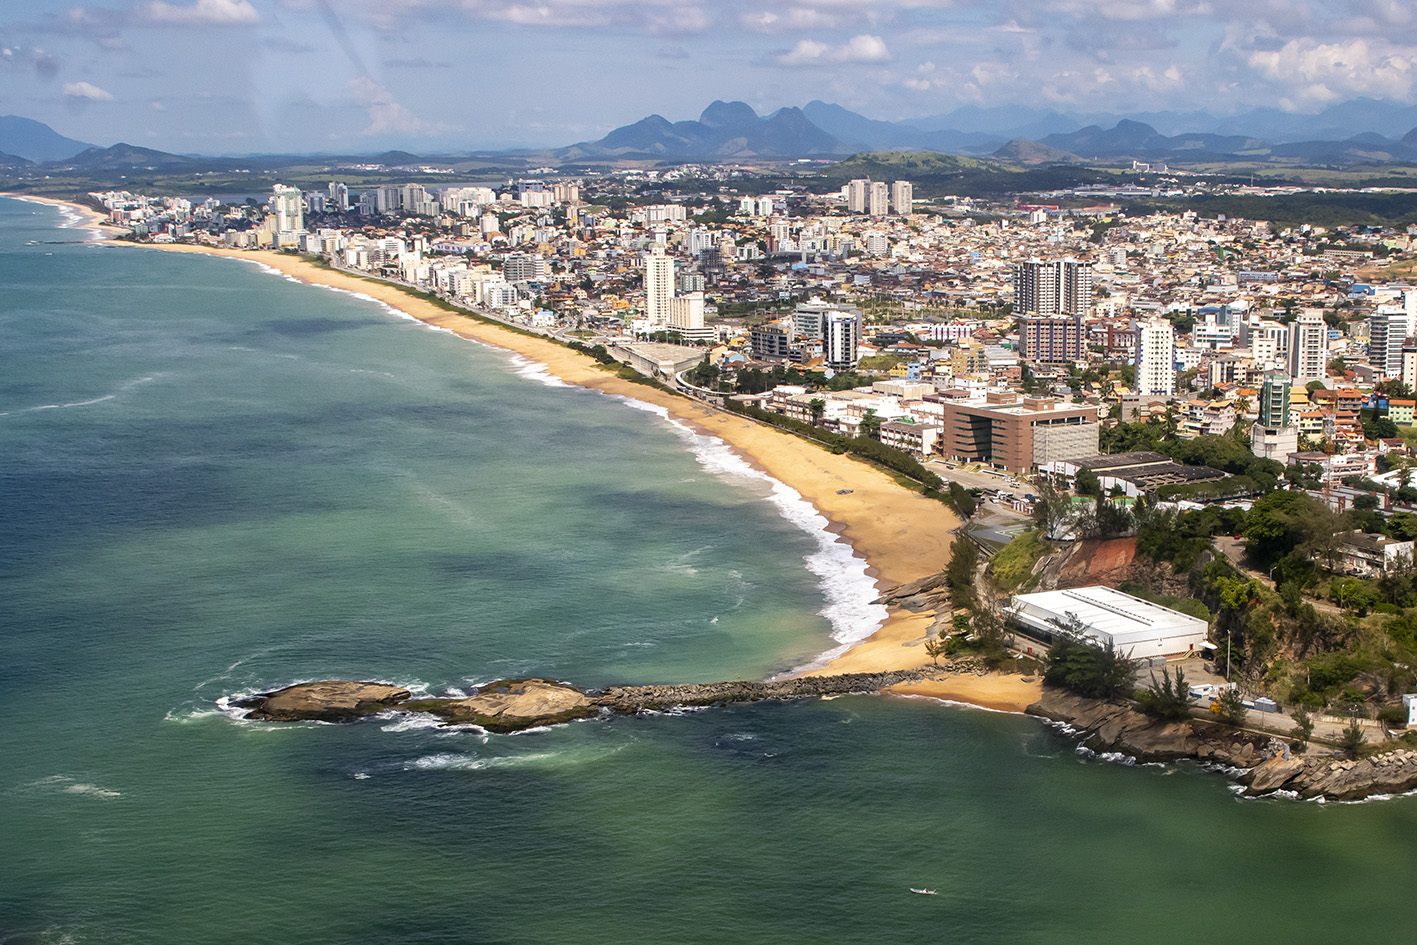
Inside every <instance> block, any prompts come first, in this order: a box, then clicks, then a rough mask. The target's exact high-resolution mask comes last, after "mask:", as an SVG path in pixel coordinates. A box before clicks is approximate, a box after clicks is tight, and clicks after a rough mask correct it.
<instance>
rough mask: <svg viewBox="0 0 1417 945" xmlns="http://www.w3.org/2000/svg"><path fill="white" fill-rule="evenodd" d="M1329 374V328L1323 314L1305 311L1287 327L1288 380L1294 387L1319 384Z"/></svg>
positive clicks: (1316, 311) (1312, 310)
mask: <svg viewBox="0 0 1417 945" xmlns="http://www.w3.org/2000/svg"><path fill="white" fill-rule="evenodd" d="M1327 373H1328V325H1327V324H1326V323H1325V322H1324V316H1323V312H1321V311H1319V310H1318V309H1312V308H1311V309H1305V310H1304V311H1303V313H1301V314H1300V315H1299V317H1298V318H1297V319H1296V320H1295V321H1294V322H1293V324H1291V325H1290V326H1289V376H1290V377H1291V378H1293V380H1294V383H1295V384H1307V383H1309V382H1310V381H1321V380H1323V379H1324V377H1325V376H1326V375H1327Z"/></svg>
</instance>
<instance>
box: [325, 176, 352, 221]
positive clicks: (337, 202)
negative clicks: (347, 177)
mask: <svg viewBox="0 0 1417 945" xmlns="http://www.w3.org/2000/svg"><path fill="white" fill-rule="evenodd" d="M329 191H330V209H331V210H333V211H334V212H335V213H343V212H344V211H346V210H348V209H349V186H348V185H347V184H344V183H342V182H341V181H337V180H332V181H330V187H329Z"/></svg>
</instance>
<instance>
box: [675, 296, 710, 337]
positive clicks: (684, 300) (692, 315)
mask: <svg viewBox="0 0 1417 945" xmlns="http://www.w3.org/2000/svg"><path fill="white" fill-rule="evenodd" d="M669 330H670V331H677V332H678V333H679V337H681V338H683V339H684V340H685V341H712V340H713V336H714V330H713V329H712V328H707V327H705V326H704V294H703V293H702V292H689V293H687V294H685V295H681V296H679V297H677V298H673V299H670V300H669Z"/></svg>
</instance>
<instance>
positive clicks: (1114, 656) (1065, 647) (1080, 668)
mask: <svg viewBox="0 0 1417 945" xmlns="http://www.w3.org/2000/svg"><path fill="white" fill-rule="evenodd" d="M1059 630H1060V632H1059V633H1057V634H1055V635H1054V637H1053V642H1052V643H1051V644H1050V645H1049V647H1048V654H1047V657H1046V662H1047V668H1046V669H1045V670H1044V673H1043V679H1044V681H1046V682H1049V683H1052V684H1053V685H1057V686H1062V687H1064V688H1066V689H1069V690H1071V691H1072V692H1076V693H1077V694H1078V695H1082V696H1087V697H1089V698H1092V699H1115V698H1117V697H1119V696H1123V695H1126V694H1128V693H1130V692H1131V688H1132V675H1133V673H1134V671H1135V668H1136V667H1135V664H1134V663H1133V661H1132V660H1130V659H1128V658H1127V657H1125V656H1123V655H1122V654H1120V653H1118V652H1117V650H1116V647H1114V646H1113V645H1112V643H1111V641H1108V643H1107V645H1106V646H1097V645H1096V644H1094V643H1091V642H1089V641H1088V640H1086V639H1085V638H1083V637H1080V636H1074V635H1072V634H1071V633H1070V632H1069V631H1068V630H1067V629H1066V628H1064V627H1060V628H1059Z"/></svg>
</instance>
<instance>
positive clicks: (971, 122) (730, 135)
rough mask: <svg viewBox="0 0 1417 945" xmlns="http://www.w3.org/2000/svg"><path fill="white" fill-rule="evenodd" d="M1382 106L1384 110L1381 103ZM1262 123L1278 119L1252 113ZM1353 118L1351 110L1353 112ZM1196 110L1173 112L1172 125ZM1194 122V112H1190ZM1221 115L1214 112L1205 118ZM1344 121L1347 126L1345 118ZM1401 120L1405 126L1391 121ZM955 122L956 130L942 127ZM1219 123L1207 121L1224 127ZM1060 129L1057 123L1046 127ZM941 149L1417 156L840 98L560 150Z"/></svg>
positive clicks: (1406, 143)
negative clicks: (878, 105) (910, 110)
mask: <svg viewBox="0 0 1417 945" xmlns="http://www.w3.org/2000/svg"><path fill="white" fill-rule="evenodd" d="M1379 106H1381V107H1379ZM1255 114H1256V116H1257V117H1256V120H1257V122H1259V123H1263V121H1261V119H1263V120H1264V121H1268V122H1269V123H1270V124H1271V125H1275V124H1276V123H1277V119H1276V118H1275V116H1273V115H1262V114H1261V113H1259V112H1256V113H1255ZM1346 115H1348V113H1344V112H1340V111H1336V110H1333V109H1330V113H1325V115H1321V116H1317V117H1316V118H1315V119H1314V120H1315V121H1316V122H1323V123H1325V127H1327V128H1336V129H1341V130H1349V129H1351V128H1353V127H1357V125H1356V124H1355V122H1357V121H1378V120H1379V119H1382V124H1383V125H1384V127H1386V128H1389V129H1392V128H1399V129H1402V130H1406V129H1412V128H1413V126H1414V125H1417V108H1407V107H1405V106H1390V105H1386V104H1384V103H1359V104H1358V106H1357V107H1355V109H1354V111H1353V115H1352V116H1348V117H1345V116H1346ZM1354 116H1356V117H1354ZM1185 118H1195V116H1179V115H1172V116H1170V120H1171V121H1172V122H1180V121H1182V120H1183V119H1185ZM1196 120H1199V119H1196ZM1211 120H1212V121H1217V120H1216V119H1211ZM1345 121H1346V122H1347V124H1344V122H1345ZM1397 121H1407V122H1408V124H1407V125H1405V126H1402V125H1395V124H1394V122H1397ZM951 122H953V123H954V124H955V127H948V125H949V124H950V123H951ZM1223 126H1224V123H1219V122H1217V124H1216V125H1214V126H1213V127H1223ZM1049 129H1063V130H1051V131H1050V130H1049ZM900 150H906V151H910V150H915V151H939V152H945V153H953V154H961V155H968V156H974V157H990V158H995V159H997V160H1001V161H1008V162H1010V163H1023V164H1039V163H1058V162H1066V163H1089V162H1092V161H1113V162H1115V161H1116V160H1126V159H1135V160H1141V161H1151V162H1155V161H1176V162H1181V161H1191V162H1195V161H1227V160H1229V161H1234V160H1249V161H1265V160H1276V161H1283V162H1286V163H1295V164H1297V163H1310V164H1313V163H1321V164H1332V163H1337V164H1357V163H1389V162H1409V161H1417V129H1413V130H1412V131H1407V133H1406V134H1405V135H1404V136H1403V137H1401V138H1395V137H1388V136H1386V135H1383V134H1381V133H1379V132H1376V131H1373V130H1371V129H1365V130H1362V131H1357V132H1353V133H1352V134H1351V135H1349V136H1348V137H1345V138H1303V137H1302V136H1301V140H1293V141H1278V142H1276V141H1274V140H1267V139H1265V138H1262V137H1259V136H1256V135H1253V134H1244V133H1230V132H1224V131H1183V132H1180V133H1176V134H1169V135H1168V134H1164V133H1162V132H1161V131H1158V130H1157V128H1156V127H1155V126H1154V125H1152V124H1149V123H1147V122H1143V121H1139V120H1136V119H1134V118H1115V116H1112V117H1111V118H1110V119H1109V120H1108V124H1107V126H1104V124H1088V125H1085V126H1083V127H1078V125H1077V123H1076V119H1075V118H1068V117H1067V116H1063V115H1059V114H1058V113H1056V112H1041V111H1037V110H1031V109H1021V108H1011V107H1010V108H997V109H979V108H968V109H959V110H957V111H956V112H952V113H950V114H949V115H941V116H935V117H933V118H925V119H917V120H913V121H906V122H890V121H880V120H877V119H872V118H867V117H865V116H864V115H859V114H857V113H855V112H853V111H850V110H848V109H846V108H843V107H842V106H840V105H832V104H828V103H826V102H819V101H814V102H809V103H808V104H807V105H806V106H805V107H803V108H800V109H798V108H780V109H778V110H777V111H775V112H773V113H772V114H770V115H768V116H766V117H761V116H759V115H758V114H757V113H756V112H755V111H754V110H753V109H752V108H751V107H749V106H748V105H746V104H744V103H743V102H714V103H713V104H712V105H710V106H709V107H708V108H707V109H705V110H704V113H703V114H702V115H700V116H699V119H698V120H697V121H679V122H670V121H668V120H666V119H665V118H662V117H661V116H659V115H651V116H650V117H648V118H645V119H642V120H640V121H638V122H635V123H634V124H632V125H625V126H624V127H622V128H617V129H615V130H614V131H612V132H610V133H609V134H608V135H606V136H605V137H604V138H601V139H600V140H598V141H586V142H581V143H580V144H576V145H572V146H571V147H569V148H562V149H560V150H558V151H556V152H554V154H555V155H556V156H557V157H559V158H561V159H563V160H584V159H595V158H620V157H623V158H630V157H637V158H652V157H661V158H680V159H686V160H688V159H694V158H700V159H709V158H752V157H813V156H822V157H827V156H844V155H849V154H856V153H859V152H862V151H900Z"/></svg>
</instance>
